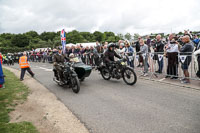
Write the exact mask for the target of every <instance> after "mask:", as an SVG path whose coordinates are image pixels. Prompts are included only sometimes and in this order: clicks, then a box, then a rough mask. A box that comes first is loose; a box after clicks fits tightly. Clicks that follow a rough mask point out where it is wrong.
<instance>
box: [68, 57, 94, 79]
mask: <svg viewBox="0 0 200 133" xmlns="http://www.w3.org/2000/svg"><path fill="white" fill-rule="evenodd" d="M71 61H72V62H74V65H73V67H74V71H75V72H76V73H77V75H78V79H79V80H80V81H84V80H85V78H86V77H89V76H90V73H91V72H92V67H91V66H89V65H86V64H84V63H83V62H82V61H81V59H80V58H79V57H75V58H73V59H71Z"/></svg>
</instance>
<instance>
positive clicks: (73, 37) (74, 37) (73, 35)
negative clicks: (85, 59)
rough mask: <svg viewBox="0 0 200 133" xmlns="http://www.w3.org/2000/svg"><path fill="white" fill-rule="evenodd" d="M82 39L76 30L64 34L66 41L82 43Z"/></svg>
mask: <svg viewBox="0 0 200 133" xmlns="http://www.w3.org/2000/svg"><path fill="white" fill-rule="evenodd" d="M83 41H84V38H83V36H81V34H80V33H79V32H78V31H76V30H73V31H72V32H69V33H67V36H66V42H67V43H82V42H83Z"/></svg>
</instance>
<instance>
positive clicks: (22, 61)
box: [19, 56, 29, 68]
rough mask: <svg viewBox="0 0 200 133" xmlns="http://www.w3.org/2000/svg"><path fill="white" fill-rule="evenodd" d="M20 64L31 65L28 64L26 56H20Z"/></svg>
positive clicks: (23, 65)
mask: <svg viewBox="0 0 200 133" xmlns="http://www.w3.org/2000/svg"><path fill="white" fill-rule="evenodd" d="M19 66H20V68H28V67H29V64H28V61H27V57H26V56H22V57H20V59H19Z"/></svg>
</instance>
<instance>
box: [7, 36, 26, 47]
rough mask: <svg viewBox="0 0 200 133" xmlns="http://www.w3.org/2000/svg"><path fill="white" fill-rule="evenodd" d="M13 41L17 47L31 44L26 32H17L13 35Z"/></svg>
mask: <svg viewBox="0 0 200 133" xmlns="http://www.w3.org/2000/svg"><path fill="white" fill-rule="evenodd" d="M11 43H12V45H14V46H16V47H26V46H28V45H29V38H28V36H27V35H26V34H17V35H15V36H13V37H12V39H11Z"/></svg>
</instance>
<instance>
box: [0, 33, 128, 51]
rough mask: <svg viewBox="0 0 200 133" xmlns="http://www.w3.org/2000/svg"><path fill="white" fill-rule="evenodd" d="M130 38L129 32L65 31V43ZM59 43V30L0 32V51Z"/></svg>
mask: <svg viewBox="0 0 200 133" xmlns="http://www.w3.org/2000/svg"><path fill="white" fill-rule="evenodd" d="M131 38H132V36H131V34H130V33H127V34H125V35H123V34H117V35H115V33H113V32H103V33H102V32H100V31H95V32H94V33H90V32H79V31H77V30H73V31H71V32H67V33H66V43H73V44H76V43H87V42H96V41H99V42H117V41H118V40H121V39H128V40H130V39H131ZM60 45H61V41H60V31H58V32H43V33H41V34H38V33H37V32H36V31H29V32H26V33H22V34H21V33H19V34H12V33H2V34H0V52H3V53H5V52H18V51H20V50H22V51H23V50H31V49H35V48H44V47H51V48H54V47H57V46H60Z"/></svg>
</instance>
